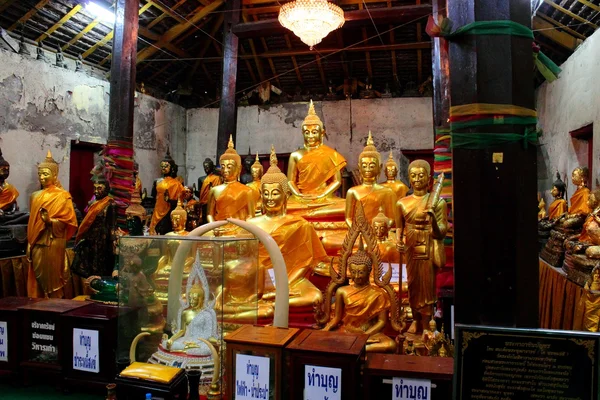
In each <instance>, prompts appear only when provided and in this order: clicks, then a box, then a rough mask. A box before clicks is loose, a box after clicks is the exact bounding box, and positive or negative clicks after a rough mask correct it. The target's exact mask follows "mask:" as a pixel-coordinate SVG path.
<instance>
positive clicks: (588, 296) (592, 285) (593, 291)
mask: <svg viewBox="0 0 600 400" xmlns="http://www.w3.org/2000/svg"><path fill="white" fill-rule="evenodd" d="M584 288H585V292H584V294H583V296H582V299H581V300H582V301H583V303H584V306H585V309H584V313H583V329H584V330H586V331H588V332H599V331H600V266H598V265H596V266H595V267H594V269H592V273H591V274H590V278H589V279H588V281H587V282H586V283H585V286H584Z"/></svg>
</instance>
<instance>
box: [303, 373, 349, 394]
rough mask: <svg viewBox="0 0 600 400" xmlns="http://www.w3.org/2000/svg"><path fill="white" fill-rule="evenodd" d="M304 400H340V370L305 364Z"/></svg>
mask: <svg viewBox="0 0 600 400" xmlns="http://www.w3.org/2000/svg"><path fill="white" fill-rule="evenodd" d="M304 400H342V370H341V369H340V368H328V367H318V366H315V365H305V366H304Z"/></svg>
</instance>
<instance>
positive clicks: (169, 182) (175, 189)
mask: <svg viewBox="0 0 600 400" xmlns="http://www.w3.org/2000/svg"><path fill="white" fill-rule="evenodd" d="M160 171H161V173H162V178H160V179H157V180H156V181H155V182H154V186H153V187H152V197H154V200H155V202H156V203H155V205H154V212H153V213H152V219H151V220H150V234H151V235H164V234H165V233H168V232H171V231H172V230H173V227H172V226H171V218H170V217H169V215H170V214H171V211H173V210H174V209H175V207H177V200H179V197H181V194H182V193H183V185H182V184H181V182H180V181H179V180H178V179H177V178H176V177H177V164H175V160H173V158H172V157H171V154H170V152H169V150H168V149H167V154H166V155H165V158H163V160H162V161H161V162H160Z"/></svg>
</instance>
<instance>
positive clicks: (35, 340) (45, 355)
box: [29, 316, 58, 363]
mask: <svg viewBox="0 0 600 400" xmlns="http://www.w3.org/2000/svg"><path fill="white" fill-rule="evenodd" d="M30 332H31V338H30V340H31V346H30V351H29V359H30V360H32V361H38V362H47V363H55V362H57V361H58V343H57V342H58V340H57V338H56V335H55V332H56V322H55V321H54V319H51V318H49V319H45V318H43V317H42V316H39V317H37V318H36V319H35V320H32V321H31V331H30Z"/></svg>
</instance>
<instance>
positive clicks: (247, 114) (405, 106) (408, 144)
mask: <svg viewBox="0 0 600 400" xmlns="http://www.w3.org/2000/svg"><path fill="white" fill-rule="evenodd" d="M307 110H308V104H307V103H284V104H278V105H273V106H270V107H268V108H266V107H258V106H249V107H239V108H238V118H237V143H236V144H235V145H236V149H237V150H238V152H239V153H240V154H241V155H242V156H243V155H245V154H248V148H249V147H250V149H251V151H252V153H256V152H259V153H261V154H266V153H269V152H270V150H271V144H274V145H275V149H276V151H277V153H290V152H292V151H294V150H296V149H298V148H299V147H301V146H302V145H303V139H302V134H301V133H300V125H301V124H302V121H303V120H304V117H305V116H306V112H307ZM315 110H316V112H317V114H318V115H319V117H320V118H321V120H322V121H323V123H324V124H325V127H326V129H327V135H328V138H327V139H326V141H325V142H326V143H327V145H329V146H330V147H334V148H336V149H337V150H338V151H339V152H340V153H341V154H342V155H343V156H344V157H346V159H347V160H348V165H349V168H350V169H354V168H356V165H357V162H358V161H357V159H358V155H359V154H360V152H361V151H362V149H363V147H364V146H365V142H366V138H367V135H368V131H369V129H370V130H371V131H372V133H373V137H374V140H375V146H376V147H377V149H378V150H379V151H380V152H381V153H382V157H384V159H385V158H387V156H388V153H389V151H390V150H393V151H394V156H395V158H396V160H398V158H399V156H400V151H401V150H403V149H404V150H423V149H432V148H433V121H432V117H431V116H432V104H431V98H391V99H373V100H352V101H351V102H350V101H348V100H342V101H330V102H316V103H315ZM218 123H219V110H218V109H208V108H198V109H191V110H188V112H187V132H188V143H187V147H188V149H195V150H194V151H193V152H192V151H188V153H187V160H186V163H187V165H188V171H187V175H188V178H189V181H190V182H192V181H194V180H197V179H198V177H199V176H201V175H204V171H203V169H202V162H203V161H204V159H205V158H207V157H208V158H211V159H213V160H214V159H215V154H216V144H217V138H216V135H217V128H218ZM351 132H352V133H351ZM401 172H402V171H401ZM382 176H383V175H382ZM382 179H383V178H382Z"/></svg>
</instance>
